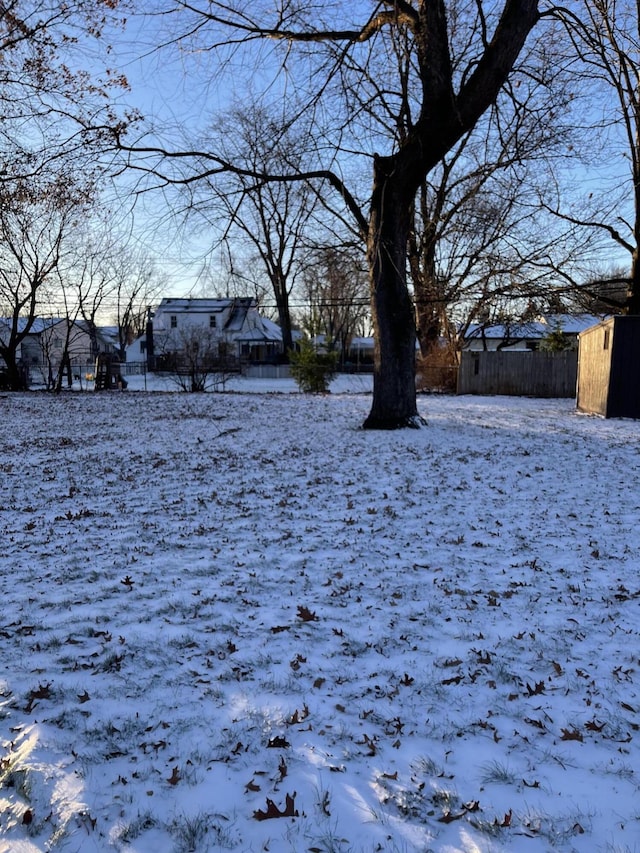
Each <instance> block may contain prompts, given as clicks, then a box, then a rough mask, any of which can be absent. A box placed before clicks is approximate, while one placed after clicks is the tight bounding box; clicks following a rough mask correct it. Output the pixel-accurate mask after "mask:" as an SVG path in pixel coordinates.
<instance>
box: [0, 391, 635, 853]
mask: <svg viewBox="0 0 640 853" xmlns="http://www.w3.org/2000/svg"><path fill="white" fill-rule="evenodd" d="M364 382H365V385H361V388H362V390H366V380H364ZM245 387H246V388H247V390H250V389H249V386H245ZM262 387H264V384H263V386H262ZM252 390H254V389H252ZM281 390H292V389H291V388H284V386H282V388H281ZM333 390H334V393H332V394H331V395H328V396H323V397H305V396H303V395H300V394H295V393H283V394H257V393H244V394H237V393H227V394H207V395H188V394H179V393H174V394H159V393H155V394H152V393H143V392H141V393H137V392H135V391H132V392H131V393H129V392H126V393H106V394H87V393H84V394H79V393H78V394H75V393H71V394H62V395H60V396H55V395H46V394H34V393H32V394H24V395H2V396H1V397H0V408H1V411H2V418H1V419H0V493H1V495H2V498H1V506H0V529H1V532H2V551H1V553H0V594H1V596H2V602H3V606H2V612H1V616H0V654H1V660H2V671H1V672H0V783H1V784H0V850H1V851H11V853H27V851H29V853H31V851H44V850H54V851H73V853H77V852H78V851H80V853H85V851H87V853H91V851H110V850H117V851H131V853H133V851H135V853H163V852H164V851H169V853H171V851H180V852H181V853H185V852H186V851H197V853H200V851H220V850H233V851H242V853H245V851H252V853H260V851H268V852H269V853H288V851H294V853H302V851H305V853H306V852H307V851H312V853H331V851H339V852H340V853H347V851H353V853H365V851H366V853H373V851H384V853H387V851H388V853H397V851H406V852H407V853H408V851H421V853H426V851H437V853H453V851H465V853H490V851H491V852H492V853H496V851H510V853H514V851H515V853H520V851H526V853H542V851H561V852H562V853H569V851H580V853H599V851H608V853H614V851H615V853H622V851H627V853H632V851H634V853H637V851H638V850H640V796H639V787H640V730H639V726H640V693H639V679H640V644H639V642H638V640H639V637H638V634H639V631H640V618H639V617H640V579H639V576H638V569H639V568H640V523H639V522H640V489H639V488H638V482H639V477H640V423H637V422H632V421H604V420H601V419H599V418H594V417H587V416H584V415H579V414H577V413H576V412H575V409H574V405H573V403H572V401H564V400H546V401H542V400H528V399H515V398H514V399H509V398H497V397H496V398H472V397H459V398H456V397H439V396H433V397H423V398H420V408H421V411H422V412H423V414H424V415H425V416H426V418H427V419H428V426H427V427H426V428H425V429H422V430H415V431H414V430H407V431H402V432H391V433H371V432H363V431H361V430H360V429H359V428H358V427H359V425H360V423H361V422H362V421H363V419H364V417H365V416H366V414H367V412H368V409H369V405H370V398H369V396H368V395H367V394H346V393H338V392H339V391H340V390H341V387H340V386H335V387H334V389H333ZM343 390H344V389H343ZM352 390H353V388H352ZM356 390H357V389H356Z"/></svg>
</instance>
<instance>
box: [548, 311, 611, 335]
mask: <svg viewBox="0 0 640 853" xmlns="http://www.w3.org/2000/svg"><path fill="white" fill-rule="evenodd" d="M603 319H604V316H603V315H602V314H599V315H596V314H545V315H544V317H543V321H544V322H545V323H546V324H547V326H549V327H550V328H551V330H553V329H556V328H558V326H559V327H560V328H561V329H562V331H563V332H564V333H565V334H567V335H578V334H580V332H584V330H585V329H588V328H589V327H590V326H595V325H597V324H598V323H600V322H602V320H603ZM547 331H548V330H547Z"/></svg>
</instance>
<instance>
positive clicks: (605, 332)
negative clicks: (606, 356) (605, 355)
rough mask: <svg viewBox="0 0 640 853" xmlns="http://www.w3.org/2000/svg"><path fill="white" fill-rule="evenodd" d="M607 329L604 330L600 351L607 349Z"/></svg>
mask: <svg viewBox="0 0 640 853" xmlns="http://www.w3.org/2000/svg"><path fill="white" fill-rule="evenodd" d="M609 332H610V330H609V329H605V330H604V342H603V344H602V349H609Z"/></svg>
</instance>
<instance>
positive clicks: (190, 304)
mask: <svg viewBox="0 0 640 853" xmlns="http://www.w3.org/2000/svg"><path fill="white" fill-rule="evenodd" d="M257 305H258V303H257V301H256V300H255V299H253V298H252V297H250V296H247V297H241V298H238V299H232V298H225V299H221V298H220V299H218V298H216V299H190V298H184V299H177V298H173V297H168V298H165V299H163V300H162V301H161V302H160V304H159V305H158V307H157V308H156V312H158V311H163V312H167V313H171V314H219V313H220V312H221V311H225V310H227V309H228V308H231V307H239V306H242V307H244V306H246V310H248V309H249V308H256V307H257Z"/></svg>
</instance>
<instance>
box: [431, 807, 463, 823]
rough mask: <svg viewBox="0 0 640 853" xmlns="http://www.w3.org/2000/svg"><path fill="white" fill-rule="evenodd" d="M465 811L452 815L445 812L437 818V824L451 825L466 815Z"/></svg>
mask: <svg viewBox="0 0 640 853" xmlns="http://www.w3.org/2000/svg"><path fill="white" fill-rule="evenodd" d="M466 813H467V812H466V810H465V811H461V812H458V813H457V814H454V813H453V812H445V813H444V814H443V815H442V817H439V818H438V823H453V821H454V820H460V818H461V817H464V816H465V815H466Z"/></svg>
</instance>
